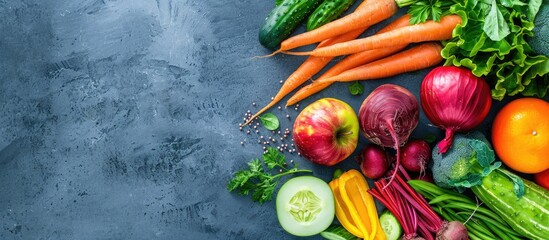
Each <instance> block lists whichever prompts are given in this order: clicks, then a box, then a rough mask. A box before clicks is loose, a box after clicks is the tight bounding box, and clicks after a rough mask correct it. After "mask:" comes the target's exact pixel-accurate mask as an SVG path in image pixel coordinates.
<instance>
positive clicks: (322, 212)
mask: <svg viewBox="0 0 549 240" xmlns="http://www.w3.org/2000/svg"><path fill="white" fill-rule="evenodd" d="M276 214H277V216H278V222H279V223H280V225H281V226H282V228H284V230H286V231H287V232H288V233H290V234H292V235H295V236H312V235H315V234H318V233H320V232H322V231H324V230H325V229H326V228H328V227H329V226H330V224H331V223H332V221H333V220H334V216H335V206H334V195H333V193H332V190H331V189H330V186H328V184H327V183H326V182H324V181H323V180H322V179H320V178H317V177H313V176H302V177H295V178H292V179H290V180H288V181H287V182H286V183H284V185H282V187H281V188H280V190H279V191H278V194H277V196H276Z"/></svg>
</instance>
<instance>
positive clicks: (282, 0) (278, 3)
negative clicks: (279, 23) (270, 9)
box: [275, 0, 284, 6]
mask: <svg viewBox="0 0 549 240" xmlns="http://www.w3.org/2000/svg"><path fill="white" fill-rule="evenodd" d="M282 2H284V0H276V1H275V5H276V6H278V5H280V4H282Z"/></svg>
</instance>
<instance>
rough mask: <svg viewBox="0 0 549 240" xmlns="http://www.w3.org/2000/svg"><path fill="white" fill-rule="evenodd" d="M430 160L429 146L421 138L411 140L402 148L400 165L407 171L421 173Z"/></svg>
mask: <svg viewBox="0 0 549 240" xmlns="http://www.w3.org/2000/svg"><path fill="white" fill-rule="evenodd" d="M430 160H431V147H429V144H428V143H427V142H425V141H423V140H419V139H415V140H412V141H410V142H408V143H407V144H406V145H404V147H403V148H402V166H403V167H404V169H406V170H407V171H410V172H415V173H417V172H419V173H420V174H423V173H424V172H425V169H426V168H427V163H429V161H430Z"/></svg>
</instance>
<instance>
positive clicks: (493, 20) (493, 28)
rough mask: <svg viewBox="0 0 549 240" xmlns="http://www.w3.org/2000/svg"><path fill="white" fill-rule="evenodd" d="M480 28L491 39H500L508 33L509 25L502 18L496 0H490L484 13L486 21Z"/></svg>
mask: <svg viewBox="0 0 549 240" xmlns="http://www.w3.org/2000/svg"><path fill="white" fill-rule="evenodd" d="M482 30H484V32H485V33H486V35H488V37H489V38H490V39H492V40H493V41H496V42H497V41H500V40H502V39H503V38H505V37H507V35H509V33H510V32H509V26H508V25H507V22H506V21H505V19H504V18H503V14H502V13H501V11H500V10H499V7H498V5H497V3H496V0H492V4H491V7H490V11H489V12H488V15H486V21H485V22H484V26H483V27H482Z"/></svg>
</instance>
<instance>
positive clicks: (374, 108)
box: [358, 84, 419, 185]
mask: <svg viewBox="0 0 549 240" xmlns="http://www.w3.org/2000/svg"><path fill="white" fill-rule="evenodd" d="M358 118H359V122H360V128H361V130H362V133H363V134H364V136H365V137H366V138H367V139H368V140H370V141H371V142H372V143H375V144H377V145H379V146H381V147H391V148H394V149H395V150H396V152H397V153H396V155H397V157H396V164H395V167H396V168H398V167H399V166H400V147H402V145H404V144H405V143H406V141H408V138H409V137H410V134H411V133H412V131H413V130H414V129H415V128H416V126H417V124H418V122H419V103H418V101H417V99H416V97H415V96H414V95H413V94H412V93H411V92H410V91H408V90H407V89H405V88H403V87H400V86H397V85H394V84H383V85H381V86H379V87H377V88H376V89H374V90H373V91H372V93H370V95H368V97H366V99H364V102H362V105H361V106H360V110H359V113H358ZM395 174H396V171H395V172H393V175H392V176H391V179H389V184H388V185H390V184H391V182H392V181H393V179H394V178H395Z"/></svg>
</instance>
